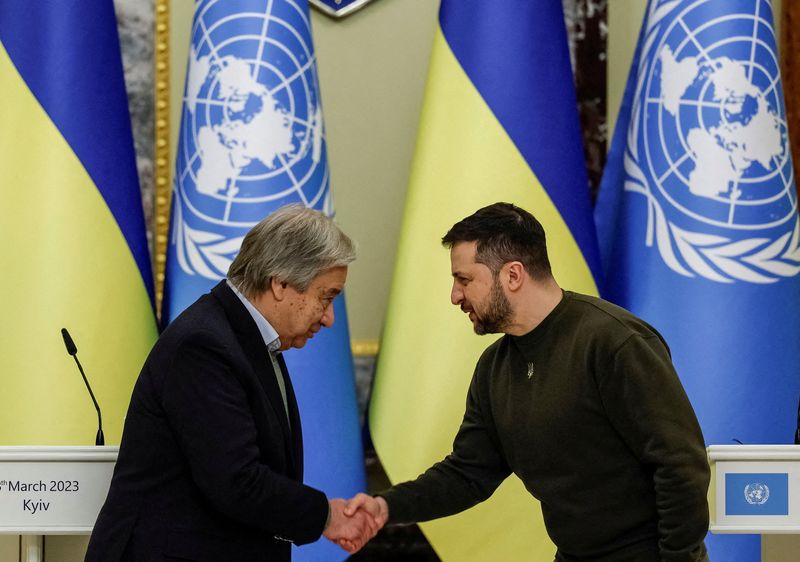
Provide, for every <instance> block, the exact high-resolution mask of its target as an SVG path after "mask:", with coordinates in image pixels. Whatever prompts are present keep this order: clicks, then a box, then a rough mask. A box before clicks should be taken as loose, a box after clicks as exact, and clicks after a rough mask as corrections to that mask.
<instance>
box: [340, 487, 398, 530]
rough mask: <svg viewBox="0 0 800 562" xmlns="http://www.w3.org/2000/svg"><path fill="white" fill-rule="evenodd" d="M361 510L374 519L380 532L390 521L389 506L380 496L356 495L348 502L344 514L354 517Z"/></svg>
mask: <svg viewBox="0 0 800 562" xmlns="http://www.w3.org/2000/svg"><path fill="white" fill-rule="evenodd" d="M359 510H360V511H362V512H365V513H367V514H368V515H369V516H370V517H371V518H372V520H373V521H374V522H375V524H376V525H377V526H378V530H379V531H380V530H381V529H382V528H383V526H384V525H386V522H387V521H388V520H389V505H388V504H387V503H386V500H385V499H383V498H382V497H380V496H375V497H373V496H368V495H367V494H356V495H355V496H353V497H352V498H351V499H350V500H348V502H347V505H346V507H345V509H344V514H345V515H347V516H348V517H352V516H353V515H355V514H356V513H357V512H358V511H359Z"/></svg>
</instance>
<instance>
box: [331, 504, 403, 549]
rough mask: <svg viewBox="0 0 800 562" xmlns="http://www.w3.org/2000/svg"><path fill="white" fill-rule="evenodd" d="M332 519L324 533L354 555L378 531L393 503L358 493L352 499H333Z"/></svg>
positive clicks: (384, 523) (387, 516)
mask: <svg viewBox="0 0 800 562" xmlns="http://www.w3.org/2000/svg"><path fill="white" fill-rule="evenodd" d="M328 505H329V506H330V518H329V520H328V526H327V527H325V531H324V532H323V533H322V534H323V535H324V536H325V537H326V538H327V539H329V540H331V541H333V542H335V543H336V544H338V545H339V546H340V547H342V548H343V549H345V550H346V551H347V552H349V553H350V554H353V553H354V552H357V551H358V550H360V549H361V547H363V546H364V545H365V544H367V542H369V540H370V539H372V537H374V536H375V535H377V534H378V531H380V530H381V529H382V528H383V526H384V525H386V521H387V520H388V519H389V506H388V505H387V504H386V500H384V499H383V498H382V497H380V496H378V497H374V498H373V497H372V496H368V495H367V494H357V495H356V496H354V497H353V498H351V499H349V500H343V499H334V500H329V501H328Z"/></svg>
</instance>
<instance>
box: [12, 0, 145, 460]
mask: <svg viewBox="0 0 800 562" xmlns="http://www.w3.org/2000/svg"><path fill="white" fill-rule="evenodd" d="M0 91H1V92H2V94H3V99H2V103H0V123H1V124H2V127H1V128H0V200H2V204H0V241H2V249H0V257H1V258H2V270H3V275H2V276H1V277H0V294H2V296H3V311H4V315H3V322H2V327H0V331H2V335H0V373H2V377H3V390H2V392H0V443H2V444H3V445H22V444H24V445H39V444H54V445H55V444H58V445H88V444H92V443H93V442H94V435H95V432H96V430H97V415H96V413H95V411H94V407H93V406H92V402H91V399H90V398H89V396H88V394H87V392H86V388H85V387H84V384H83V381H82V380H81V377H80V374H79V373H78V372H77V370H76V366H75V364H74V362H73V360H72V358H70V357H69V356H68V355H67V353H66V350H65V348H64V342H63V341H62V338H61V333H60V330H61V328H64V327H66V328H67V329H68V330H69V331H70V333H71V334H72V337H73V339H74V340H75V342H76V344H77V346H78V349H79V356H80V358H81V362H82V363H83V365H84V367H85V368H86V372H87V375H88V377H89V379H90V381H91V383H92V386H93V389H94V393H95V395H96V396H97V400H98V402H99V403H100V406H101V408H102V410H103V422H104V423H103V429H104V432H105V435H106V442H107V443H109V444H112V443H119V439H120V436H121V433H122V423H123V417H124V415H125V411H126V410H127V406H128V401H129V399H130V394H131V390H132V389H133V383H134V381H135V380H136V376H137V375H138V372H139V369H140V367H141V365H142V363H143V362H144V358H145V356H146V355H147V352H148V351H149V350H150V346H151V345H152V343H153V341H154V340H155V337H156V323H155V316H154V314H153V305H152V296H153V284H152V275H151V270H150V258H149V255H148V250H147V241H146V238H145V227H144V218H143V214H142V202H141V195H140V191H139V182H138V179H137V173H136V162H135V157H134V151H133V137H132V135H131V124H130V116H129V114H128V104H127V97H126V95H125V83H124V80H123V74H122V61H121V58H120V48H119V38H118V35H117V25H116V19H115V17H114V6H113V3H112V1H111V0H105V1H93V2H88V1H82V2H70V3H68V5H67V3H64V2H57V1H55V0H49V1H41V2H27V1H25V0H8V1H3V2H0Z"/></svg>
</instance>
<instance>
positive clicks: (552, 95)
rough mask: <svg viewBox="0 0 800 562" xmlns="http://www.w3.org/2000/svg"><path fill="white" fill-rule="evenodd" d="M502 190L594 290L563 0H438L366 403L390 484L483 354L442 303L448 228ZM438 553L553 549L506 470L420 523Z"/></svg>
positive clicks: (432, 458)
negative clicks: (480, 491)
mask: <svg viewBox="0 0 800 562" xmlns="http://www.w3.org/2000/svg"><path fill="white" fill-rule="evenodd" d="M497 201H508V202H511V203H514V204H516V205H519V206H521V207H523V208H525V209H527V210H528V211H531V212H532V213H534V214H535V215H536V217H537V218H538V219H539V220H540V221H541V222H542V223H543V224H544V227H545V230H546V231H547V236H548V245H549V247H550V257H551V262H552V265H553V270H554V273H555V276H556V278H557V279H558V281H559V282H560V283H561V284H562V285H563V286H565V287H567V288H569V289H573V290H576V291H580V292H583V293H589V294H595V295H596V294H597V283H596V281H595V279H596V275H597V272H598V270H599V260H598V253H597V244H596V240H595V233H594V224H593V222H592V214H591V203H590V198H589V189H588V181H587V177H586V169H585V164H584V156H583V151H582V148H581V140H580V127H579V122H578V113H577V104H576V101H575V90H574V86H573V77H572V72H571V70H570V59H569V51H568V47H567V37H566V28H565V24H564V15H563V12H562V7H561V2H560V0H548V1H545V2H482V1H479V0H470V1H466V0H443V2H442V4H441V9H440V13H439V28H438V30H437V33H436V36H435V39H434V45H433V54H432V58H431V63H430V69H429V75H428V85H427V91H426V95H425V100H424V103H423V109H422V116H421V123H420V128H419V133H418V139H417V149H416V154H415V157H414V163H413V169H412V174H411V180H410V185H409V190H408V198H407V201H406V209H405V215H404V219H403V226H402V233H401V239H400V245H399V248H398V255H397V263H396V266H395V273H394V279H393V283H392V288H391V294H390V298H389V307H388V312H387V318H386V325H385V328H384V335H383V339H382V342H381V351H380V355H379V357H378V367H377V376H376V381H375V387H374V392H373V395H372V401H371V405H370V429H371V432H372V437H373V440H374V443H375V448H376V450H377V452H378V455H379V457H380V459H381V462H382V463H383V466H384V468H385V470H386V472H387V474H388V475H389V478H390V480H391V481H392V482H394V483H397V482H402V481H404V480H408V479H411V478H415V477H416V476H417V475H418V474H420V473H421V472H422V471H424V470H425V469H427V468H428V467H429V466H431V465H432V464H433V463H434V462H437V461H440V460H441V459H442V458H444V457H445V456H446V455H447V454H448V453H449V452H450V451H451V450H452V442H453V437H454V436H455V434H456V431H457V429H458V427H459V424H460V423H461V419H462V417H463V415H464V403H465V399H466V394H467V387H468V386H469V381H470V378H471V375H472V372H473V369H474V367H475V363H476V361H477V359H478V357H479V356H480V354H481V352H482V351H483V350H484V349H485V348H486V347H487V346H488V345H489V344H491V342H492V340H491V339H489V338H481V337H479V336H476V335H475V334H474V333H473V331H472V326H471V324H470V323H469V322H468V321H466V320H465V319H464V317H463V314H461V313H460V311H459V310H458V308H456V307H453V306H452V305H451V304H450V298H449V295H450V287H451V275H450V260H449V259H448V253H447V251H446V250H444V249H443V248H442V246H441V243H440V240H441V237H442V236H443V235H444V233H445V232H447V230H448V229H449V228H450V227H451V226H452V225H453V224H454V223H455V222H457V221H459V220H461V219H462V218H464V217H465V216H467V215H470V214H472V213H474V212H475V211H476V210H477V209H479V208H480V207H483V206H485V205H488V204H491V203H494V202H497ZM421 527H422V530H423V531H424V533H425V534H426V536H427V537H428V539H429V540H430V542H431V544H432V545H433V547H434V549H435V550H436V552H437V553H438V554H439V556H440V557H441V558H442V559H443V560H453V561H459V562H461V561H468V560H476V561H483V560H546V559H548V557H549V558H550V559H552V556H553V552H554V550H555V547H554V546H553V545H552V543H551V542H550V540H549V539H548V537H547V534H546V533H545V531H544V525H543V522H542V517H541V512H540V509H539V506H538V504H537V502H536V501H535V500H534V499H533V498H532V497H531V495H530V494H529V493H528V492H527V491H526V490H525V488H524V487H523V486H522V483H521V482H520V481H519V479H517V478H516V477H513V476H512V477H511V478H509V479H508V480H507V481H506V482H505V483H504V484H503V485H502V486H501V487H500V489H498V491H497V492H495V494H494V495H493V496H492V498H491V499H489V500H488V501H487V502H484V503H483V504H481V505H479V506H477V507H475V508H473V509H470V510H468V511H466V512H464V513H462V514H459V515H456V516H454V517H449V518H446V519H441V520H438V521H433V522H430V523H424V524H422V526H421Z"/></svg>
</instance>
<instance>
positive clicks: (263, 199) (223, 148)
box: [172, 0, 331, 279]
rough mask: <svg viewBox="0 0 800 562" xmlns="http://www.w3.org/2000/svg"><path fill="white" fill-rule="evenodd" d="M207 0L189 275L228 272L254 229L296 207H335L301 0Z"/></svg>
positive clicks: (187, 171)
mask: <svg viewBox="0 0 800 562" xmlns="http://www.w3.org/2000/svg"><path fill="white" fill-rule="evenodd" d="M249 3H250V4H252V9H250V10H247V9H243V6H242V4H248V2H247V1H245V2H241V1H240V2H237V3H236V5H235V8H236V10H235V11H234V12H231V11H230V9H229V8H230V6H226V4H228V3H226V2H224V1H222V0H208V1H205V2H200V3H199V5H198V6H197V9H196V12H195V21H194V26H193V29H192V45H191V48H192V52H191V57H190V61H189V69H188V74H187V79H186V93H185V98H184V109H183V115H182V120H181V139H180V142H179V146H178V154H177V166H176V168H177V169H176V176H175V185H174V195H175V201H174V203H173V213H174V216H173V224H174V231H173V239H172V243H173V244H174V245H175V246H176V255H177V258H178V263H179V264H180V266H181V269H183V270H184V272H185V273H187V274H190V275H194V274H199V275H201V276H203V277H206V278H209V279H219V278H222V277H224V276H225V273H226V272H227V269H228V266H229V265H230V262H231V260H232V258H233V256H235V254H236V253H237V252H238V250H239V247H240V245H241V241H242V236H243V235H244V233H245V232H246V231H247V230H248V229H249V228H251V227H252V226H253V225H254V224H256V223H257V222H258V221H259V220H261V219H262V218H264V217H265V216H266V215H267V214H268V213H269V212H270V211H272V210H274V209H277V208H278V207H280V206H282V205H285V204H289V203H301V204H303V205H305V206H307V207H312V208H316V209H319V210H323V211H325V212H327V213H328V214H330V213H331V209H330V207H331V204H330V199H329V176H328V167H327V158H326V155H325V152H326V150H325V138H324V131H323V124H322V110H321V106H320V103H319V99H318V93H317V92H318V86H317V82H318V81H317V74H316V62H315V61H316V59H315V57H314V51H313V47H312V43H311V36H310V34H309V27H308V20H307V14H306V13H305V12H304V10H303V9H302V8H301V7H300V5H298V4H295V3H292V2H275V3H268V4H267V5H268V6H271V11H269V12H266V13H265V10H264V6H265V4H264V2H263V1H253V0H250V1H249Z"/></svg>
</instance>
